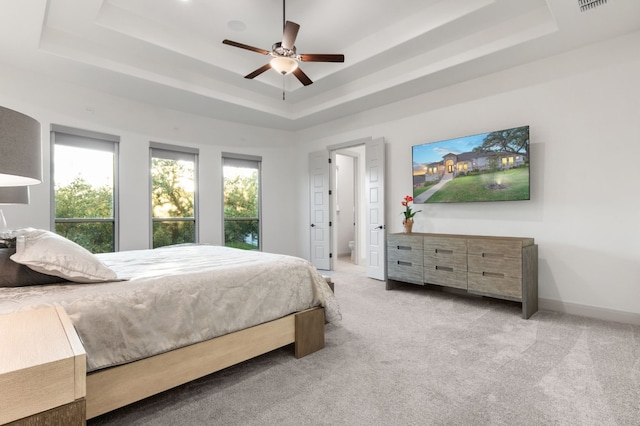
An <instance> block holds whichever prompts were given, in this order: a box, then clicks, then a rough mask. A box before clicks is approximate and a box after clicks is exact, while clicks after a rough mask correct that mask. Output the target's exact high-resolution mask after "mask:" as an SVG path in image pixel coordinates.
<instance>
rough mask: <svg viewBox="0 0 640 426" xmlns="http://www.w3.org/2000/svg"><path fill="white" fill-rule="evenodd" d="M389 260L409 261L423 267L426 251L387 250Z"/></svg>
mask: <svg viewBox="0 0 640 426" xmlns="http://www.w3.org/2000/svg"><path fill="white" fill-rule="evenodd" d="M387 261H388V262H394V263H395V262H397V261H402V262H405V263H406V262H408V263H411V264H412V265H416V266H420V267H422V265H423V262H424V253H423V252H422V250H417V251H416V250H402V249H401V250H397V249H396V250H389V251H387Z"/></svg>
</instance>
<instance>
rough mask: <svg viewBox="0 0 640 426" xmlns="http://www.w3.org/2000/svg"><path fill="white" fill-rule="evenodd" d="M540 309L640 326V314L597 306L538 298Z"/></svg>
mask: <svg viewBox="0 0 640 426" xmlns="http://www.w3.org/2000/svg"><path fill="white" fill-rule="evenodd" d="M538 308H539V309H540V310H545V311H554V312H560V313H563V314H571V315H579V316H581V317H588V318H594V319H599V320H604V321H613V322H621V323H624V324H633V325H640V314H636V313H633V312H624V311H616V310H614V309H607V308H598V307H595V306H587V305H579V304H577V303H569V302H561V301H559V300H553V299H544V298H538Z"/></svg>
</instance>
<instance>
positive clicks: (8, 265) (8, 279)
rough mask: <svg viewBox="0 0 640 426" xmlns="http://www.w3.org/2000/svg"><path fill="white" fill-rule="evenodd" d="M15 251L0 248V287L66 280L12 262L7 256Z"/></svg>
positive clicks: (13, 249)
mask: <svg viewBox="0 0 640 426" xmlns="http://www.w3.org/2000/svg"><path fill="white" fill-rule="evenodd" d="M15 252H16V249H15V248H0V287H23V286H27V285H41V284H53V283H62V282H66V281H67V280H65V279H63V278H59V277H54V276H53V275H47V274H42V273H40V272H36V271H34V270H33V269H30V268H29V267H27V266H24V265H20V264H19V263H16V262H14V261H13V260H11V259H9V256H11V255H12V254H14V253H15Z"/></svg>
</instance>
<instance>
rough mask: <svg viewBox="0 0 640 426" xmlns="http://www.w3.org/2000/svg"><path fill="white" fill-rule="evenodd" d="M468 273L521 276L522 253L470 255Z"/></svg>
mask: <svg viewBox="0 0 640 426" xmlns="http://www.w3.org/2000/svg"><path fill="white" fill-rule="evenodd" d="M467 260H468V268H469V273H472V272H473V273H477V274H480V275H483V274H484V275H485V276H497V277H502V276H504V277H511V278H518V279H520V278H522V254H521V252H520V255H519V257H505V256H501V255H499V254H488V253H485V254H484V255H472V254H469V256H468V258H467Z"/></svg>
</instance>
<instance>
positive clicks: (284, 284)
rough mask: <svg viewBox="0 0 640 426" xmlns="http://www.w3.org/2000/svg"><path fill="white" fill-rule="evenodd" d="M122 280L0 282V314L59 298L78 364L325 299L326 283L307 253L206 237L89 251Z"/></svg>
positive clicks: (187, 340)
mask: <svg viewBox="0 0 640 426" xmlns="http://www.w3.org/2000/svg"><path fill="white" fill-rule="evenodd" d="M98 256H99V258H100V260H101V261H102V262H104V263H105V264H106V265H107V266H109V267H110V268H112V269H113V270H114V271H115V272H116V273H117V275H118V277H119V278H126V279H127V280H126V281H118V282H108V283H100V284H55V285H43V286H27V287H15V288H0V314H2V313H9V312H14V311H18V310H24V309H31V308H34V307H38V306H51V305H58V306H62V307H63V308H64V309H65V310H66V312H67V313H68V314H69V316H70V318H71V320H72V321H73V324H74V326H75V328H76V330H77V331H78V335H79V336H80V338H81V339H82V341H83V343H84V346H85V350H86V351H87V371H94V370H97V369H100V368H105V367H110V366H114V365H119V364H123V363H127V362H131V361H135V360H138V359H142V358H146V357H149V356H152V355H156V354H159V353H162V352H166V351H169V350H172V349H176V348H179V347H182V346H186V345H189V344H192V343H196V342H199V341H203V340H207V339H211V338H213V337H217V336H221V335H223V334H227V333H230V332H233V331H237V330H241V329H243V328H247V327H250V326H253V325H257V324H261V323H263V322H267V321H271V320H273V319H277V318H280V317H283V316H286V315H288V314H291V313H293V312H297V311H301V310H304V309H308V308H310V307H313V306H320V305H321V306H324V307H325V313H326V318H327V320H328V321H330V322H331V321H336V320H339V319H340V317H341V316H340V310H339V308H338V305H337V302H336V300H335V297H334V296H333V293H332V292H331V290H330V289H329V286H328V285H327V283H326V282H325V280H324V279H323V278H322V276H321V275H320V274H319V273H318V271H317V270H316V269H315V268H314V267H313V265H311V264H310V263H309V262H307V261H306V260H303V259H300V258H296V257H291V256H285V255H277V254H271V253H264V252H252V251H243V250H236V249H231V248H227V247H220V246H210V245H188V246H174V247H167V248H161V249H155V250H136V251H126V252H118V253H105V254H101V255H98Z"/></svg>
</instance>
